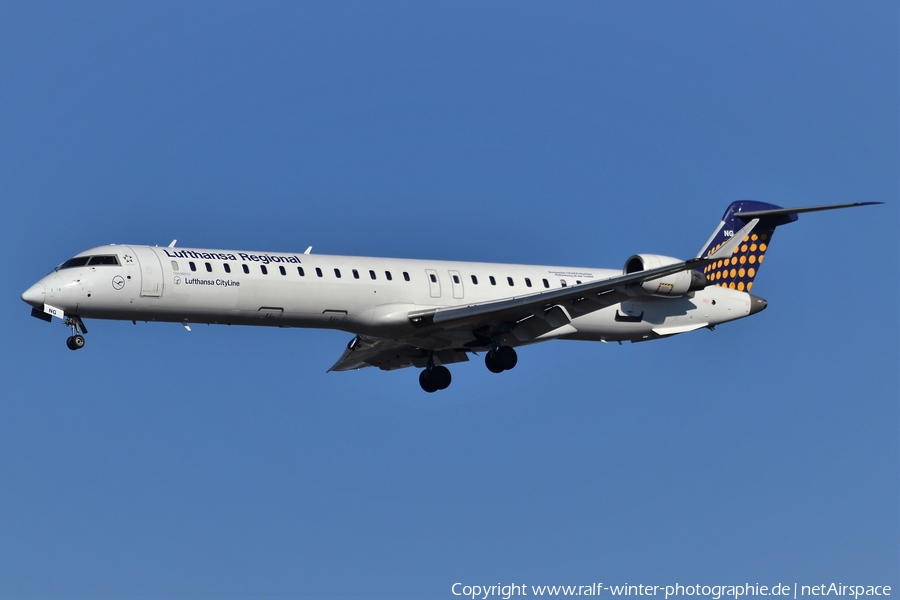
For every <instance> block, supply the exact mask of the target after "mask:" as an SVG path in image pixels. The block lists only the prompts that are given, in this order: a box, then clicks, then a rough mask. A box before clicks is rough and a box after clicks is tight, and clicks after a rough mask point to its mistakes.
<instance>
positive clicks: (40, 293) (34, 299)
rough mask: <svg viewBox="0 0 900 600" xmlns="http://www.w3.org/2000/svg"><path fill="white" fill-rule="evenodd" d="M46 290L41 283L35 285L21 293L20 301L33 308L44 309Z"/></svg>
mask: <svg viewBox="0 0 900 600" xmlns="http://www.w3.org/2000/svg"><path fill="white" fill-rule="evenodd" d="M46 293H47V289H46V288H45V287H44V284H42V283H36V284H34V285H33V286H31V287H30V288H28V289H27V290H25V291H24V292H23V293H22V300H23V301H24V302H25V303H26V304H30V305H31V306H33V307H35V308H43V307H44V295H45V294H46Z"/></svg>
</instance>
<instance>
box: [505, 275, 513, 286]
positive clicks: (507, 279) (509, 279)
mask: <svg viewBox="0 0 900 600" xmlns="http://www.w3.org/2000/svg"><path fill="white" fill-rule="evenodd" d="M506 281H507V282H508V283H509V287H512V285H513V280H512V277H507V278H506Z"/></svg>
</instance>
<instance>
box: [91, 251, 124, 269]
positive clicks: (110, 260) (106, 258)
mask: <svg viewBox="0 0 900 600" xmlns="http://www.w3.org/2000/svg"><path fill="white" fill-rule="evenodd" d="M118 264H119V259H118V258H116V255H115V254H106V255H103V256H92V257H91V262H89V263H88V265H90V266H92V267H93V266H95V265H118Z"/></svg>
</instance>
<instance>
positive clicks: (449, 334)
mask: <svg viewBox="0 0 900 600" xmlns="http://www.w3.org/2000/svg"><path fill="white" fill-rule="evenodd" d="M758 222H759V219H753V220H751V221H750V222H749V223H748V224H747V225H746V226H745V227H744V228H743V229H741V230H740V231H739V232H738V233H736V234H735V235H734V237H733V238H732V239H731V240H729V241H728V242H727V243H726V244H724V245H723V246H722V247H720V248H719V249H718V250H716V251H715V252H712V253H710V254H708V255H707V256H706V257H703V258H692V259H690V260H687V261H682V262H677V263H673V264H671V265H665V266H662V267H658V268H656V269H648V270H645V271H638V272H636V273H629V274H627V275H621V276H619V277H612V278H609V279H603V280H600V281H594V282H591V283H586V284H582V285H577V286H573V287H567V288H561V289H556V290H549V291H546V292H538V293H535V294H529V295H526V296H519V297H513V298H504V299H502V300H495V301H492V302H484V303H480V304H469V305H463V306H449V307H446V308H435V309H427V310H421V311H413V312H410V313H409V314H408V315H407V318H408V319H409V322H410V323H411V324H412V325H413V328H414V329H415V330H416V331H415V333H414V334H413V335H411V336H408V337H404V338H403V339H387V338H379V337H373V336H367V335H357V336H356V337H355V338H353V339H352V340H351V341H350V343H349V344H347V349H346V350H345V351H344V354H343V355H341V357H340V358H339V359H338V361H337V362H336V363H335V364H334V365H333V366H332V367H331V368H330V369H328V370H329V371H350V370H354V369H362V368H364V367H378V368H379V369H382V370H384V371H391V370H394V369H402V368H404V367H419V368H424V367H426V366H428V360H429V357H430V358H431V360H433V361H434V364H444V365H446V364H451V363H455V362H463V361H468V360H469V357H468V352H473V351H474V350H475V349H478V348H486V347H490V346H491V344H492V341H493V339H492V338H494V337H496V336H498V335H506V334H511V335H512V336H514V337H515V339H516V340H517V341H518V342H519V343H526V342H529V341H532V340H535V339H537V338H539V337H541V336H542V335H545V334H548V333H550V332H554V331H555V330H557V329H560V328H562V327H567V326H569V324H570V323H571V321H572V319H574V318H576V317H579V316H581V315H585V314H588V313H590V312H593V311H595V310H599V309H601V308H605V307H607V306H611V305H613V304H616V303H618V302H621V301H622V300H624V299H626V298H629V297H630V296H629V294H628V291H627V288H628V287H629V286H632V285H639V284H641V283H644V282H646V281H652V280H654V279H658V278H660V277H665V276H666V275H670V274H672V273H678V272H680V271H687V270H690V269H696V268H699V267H704V266H706V265H708V264H711V263H713V262H715V261H717V260H719V259H721V258H725V257H726V256H731V254H732V252H733V251H734V249H735V248H736V247H737V246H738V245H740V243H741V241H742V240H743V238H744V236H745V235H747V234H749V233H750V232H751V231H752V230H753V227H755V226H756V224H757V223H758ZM573 331H574V329H573Z"/></svg>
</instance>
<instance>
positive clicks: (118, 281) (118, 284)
mask: <svg viewBox="0 0 900 600" xmlns="http://www.w3.org/2000/svg"><path fill="white" fill-rule="evenodd" d="M112 286H113V289H116V290H121V289H122V288H123V287H125V278H124V277H122V276H121V275H116V276H115V277H113V279H112Z"/></svg>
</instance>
